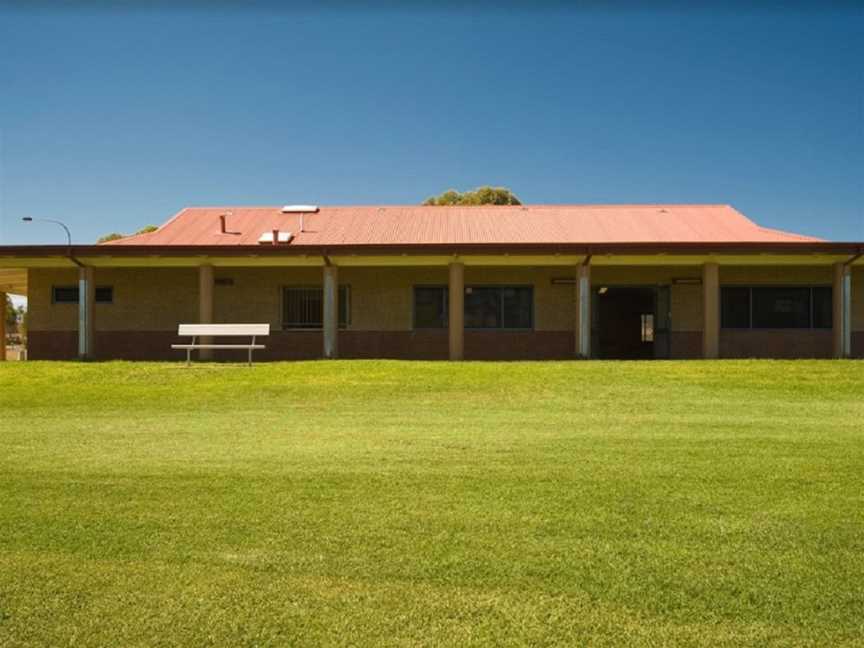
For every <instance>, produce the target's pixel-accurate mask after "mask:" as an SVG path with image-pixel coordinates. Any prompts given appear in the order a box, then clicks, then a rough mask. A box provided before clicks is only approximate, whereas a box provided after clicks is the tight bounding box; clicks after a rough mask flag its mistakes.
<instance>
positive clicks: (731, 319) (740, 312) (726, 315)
mask: <svg viewBox="0 0 864 648" xmlns="http://www.w3.org/2000/svg"><path fill="white" fill-rule="evenodd" d="M720 325H721V326H722V327H723V328H750V289H749V288H721V289H720Z"/></svg>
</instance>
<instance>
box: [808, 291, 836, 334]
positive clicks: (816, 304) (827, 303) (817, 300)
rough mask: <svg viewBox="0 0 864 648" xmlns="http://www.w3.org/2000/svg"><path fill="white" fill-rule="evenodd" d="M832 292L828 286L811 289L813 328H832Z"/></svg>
mask: <svg viewBox="0 0 864 648" xmlns="http://www.w3.org/2000/svg"><path fill="white" fill-rule="evenodd" d="M833 298H834V291H833V290H832V289H831V287H830V286H820V287H818V288H814V289H813V328H826V329H830V328H831V327H832V326H834V299H833Z"/></svg>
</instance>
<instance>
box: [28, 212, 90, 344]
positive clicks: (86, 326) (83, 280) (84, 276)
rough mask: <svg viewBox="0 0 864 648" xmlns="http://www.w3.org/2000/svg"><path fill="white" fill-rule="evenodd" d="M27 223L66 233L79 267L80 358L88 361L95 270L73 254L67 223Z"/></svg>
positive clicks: (49, 221) (40, 221) (50, 221)
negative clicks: (52, 225) (52, 226)
mask: <svg viewBox="0 0 864 648" xmlns="http://www.w3.org/2000/svg"><path fill="white" fill-rule="evenodd" d="M21 220H23V221H24V222H25V223H33V222H39V223H54V224H55V225H59V226H60V227H62V228H63V231H64V232H66V245H67V246H68V254H69V259H70V260H71V261H72V262H74V263H75V265H77V266H78V357H79V358H80V359H82V360H88V359H90V358H92V357H93V354H94V348H93V331H94V327H93V306H94V304H95V302H96V297H95V293H96V288H95V286H94V284H93V268H92V267H89V268H88V267H85V266H84V264H82V263H81V262H80V261H78V260H77V259H76V258H75V257H74V255H73V254H72V234H71V233H70V232H69V228H68V227H66V223H63V222H61V221H58V220H53V219H51V218H32V217H30V216H25V217H24V218H22V219H21Z"/></svg>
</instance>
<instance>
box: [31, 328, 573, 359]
mask: <svg viewBox="0 0 864 648" xmlns="http://www.w3.org/2000/svg"><path fill="white" fill-rule="evenodd" d="M95 338H96V339H95V356H96V359H98V360H110V359H115V360H183V359H185V357H186V355H185V353H184V352H183V351H177V350H174V349H172V348H171V345H172V344H176V343H178V342H180V341H181V340H180V338H178V337H177V334H176V333H175V332H173V331H98V332H97V333H96V335H95ZM247 340H248V338H238V339H236V340H235V339H232V338H224V339H223V341H224V342H245V341H247ZM261 341H262V342H263V343H264V344H266V345H267V348H266V349H265V350H263V351H256V352H255V355H254V358H255V359H256V360H262V361H263V360H314V359H317V358H320V357H321V356H322V349H323V345H324V339H323V335H322V333H321V331H274V332H273V333H272V334H271V335H270V336H269V337H267V338H266V339H264V340H261ZM573 345H574V341H573V334H572V333H571V332H570V331H466V332H465V357H466V358H467V359H469V360H486V359H490V360H491V359H494V360H552V359H567V358H572V357H573V348H574V347H573ZM448 347H449V345H448V338H447V331H446V330H429V331H340V332H339V356H340V357H342V358H394V359H407V360H446V359H447V356H448ZM245 353H246V352H245V351H218V350H217V351H214V358H215V359H216V360H225V361H232V360H236V361H241V360H243V359H244V358H245V357H246V355H245ZM77 354H78V334H77V332H76V331H30V334H29V357H30V358H31V359H33V360H69V359H74V358H75V357H77Z"/></svg>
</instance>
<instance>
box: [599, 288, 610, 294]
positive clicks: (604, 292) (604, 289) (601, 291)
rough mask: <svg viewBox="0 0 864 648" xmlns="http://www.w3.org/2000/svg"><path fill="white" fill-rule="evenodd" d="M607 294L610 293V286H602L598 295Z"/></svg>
mask: <svg viewBox="0 0 864 648" xmlns="http://www.w3.org/2000/svg"><path fill="white" fill-rule="evenodd" d="M607 292H609V288H608V286H600V290H598V291H597V294H598V295H605V294H606V293H607Z"/></svg>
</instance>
